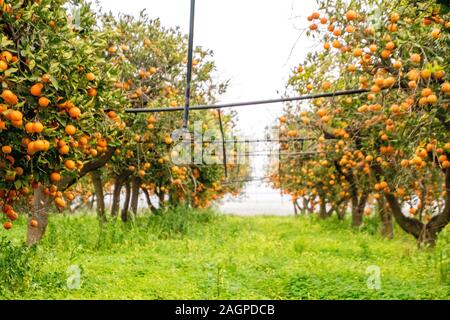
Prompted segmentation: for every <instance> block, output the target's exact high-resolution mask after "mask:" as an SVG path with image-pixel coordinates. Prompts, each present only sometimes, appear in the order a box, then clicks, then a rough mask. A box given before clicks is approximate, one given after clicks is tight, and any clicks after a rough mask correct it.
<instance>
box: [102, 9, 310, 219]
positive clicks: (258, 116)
mask: <svg viewBox="0 0 450 320" xmlns="http://www.w3.org/2000/svg"><path fill="white" fill-rule="evenodd" d="M99 4H100V5H101V7H102V8H103V10H104V11H112V12H113V13H119V12H123V13H128V14H135V15H137V14H139V12H140V11H141V10H143V9H146V11H147V12H148V14H149V15H150V17H152V18H157V17H159V18H160V19H161V22H162V24H163V25H164V26H167V27H170V26H172V27H175V26H179V27H180V28H181V31H182V32H184V33H188V31H189V10H190V0H149V1H142V0H126V1H124V0H99ZM315 4H316V3H315V1H314V0H196V16H195V38H194V44H195V45H196V46H202V47H205V48H208V49H211V50H213V51H214V60H215V61H216V65H217V68H218V72H217V74H216V77H218V79H221V80H230V86H229V89H228V92H227V93H226V94H224V95H223V96H222V97H220V99H219V101H220V102H236V101H237V102H239V101H247V100H261V99H268V98H276V97H279V96H280V94H282V93H284V91H285V84H286V82H287V79H288V78H289V75H290V72H291V70H292V69H293V68H294V67H295V66H297V65H298V64H299V63H300V62H301V61H303V59H304V58H305V55H306V53H307V52H308V49H311V47H312V43H310V42H307V40H306V37H305V36H302V30H303V29H304V28H306V27H307V26H308V22H307V20H306V17H307V16H308V15H309V14H311V13H312V11H313V10H314V8H315ZM282 109H283V105H282V104H272V105H261V106H254V107H241V108H236V110H237V111H238V116H239V123H238V128H239V130H240V131H241V132H242V133H243V134H245V135H246V136H250V137H256V138H260V137H263V134H264V130H265V127H267V126H270V125H272V124H273V123H274V120H275V119H276V118H277V117H278V116H279V115H280V114H281V111H282ZM257 147H258V146H255V149H257ZM264 149H265V148H264ZM265 160H266V159H265V158H262V157H258V158H255V161H254V164H253V167H254V171H253V176H255V177H262V176H264V175H265V173H264V170H263V169H264V161H265ZM220 209H221V210H222V211H223V212H227V213H241V214H292V213H293V208H292V204H291V202H290V200H289V197H281V196H280V193H279V191H277V190H273V189H271V188H268V187H266V186H264V184H261V183H259V182H255V183H251V184H249V186H248V188H247V190H246V197H245V198H244V199H241V200H238V201H230V200H227V201H225V203H224V204H223V205H222V206H221V208H220Z"/></svg>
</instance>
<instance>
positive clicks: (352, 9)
mask: <svg viewBox="0 0 450 320" xmlns="http://www.w3.org/2000/svg"><path fill="white" fill-rule="evenodd" d="M319 4H320V10H319V11H317V12H314V13H313V14H312V15H311V16H309V17H308V20H309V21H311V25H310V27H309V29H310V30H309V31H308V33H309V35H310V36H311V37H314V38H316V39H320V41H321V42H322V43H323V50H321V51H318V52H316V53H313V54H310V55H309V57H308V59H307V61H305V63H304V64H303V66H302V67H300V68H299V69H298V70H297V72H296V74H294V75H293V77H292V78H291V80H290V84H291V85H292V86H293V87H294V88H296V89H297V90H299V91H300V92H307V91H314V90H320V91H322V90H330V91H332V90H337V89H342V88H355V87H358V86H360V87H361V88H366V89H367V90H368V91H369V92H368V93H366V94H361V95H359V96H356V97H347V98H338V97H335V98H331V99H323V100H321V101H320V102H321V103H320V105H318V104H311V105H309V106H308V107H306V109H305V112H306V113H308V115H305V116H304V118H303V119H301V117H299V118H300V119H299V122H300V121H302V122H304V121H303V120H306V119H305V117H306V118H308V121H310V122H311V123H312V124H313V125H314V126H315V127H316V128H317V129H319V130H321V131H322V132H323V134H324V135H325V136H331V137H334V138H339V139H340V141H342V142H341V143H342V144H343V145H342V147H343V149H344V150H345V149H346V150H347V152H345V153H344V154H343V155H342V154H341V155H338V156H337V157H335V158H334V162H337V163H340V164H345V165H347V164H348V163H350V166H349V168H348V169H351V171H352V172H353V174H354V175H356V176H364V180H368V181H369V183H370V190H369V192H371V193H373V196H374V197H375V198H378V199H381V200H382V201H384V200H385V201H386V203H387V208H388V209H389V211H390V212H391V213H392V214H393V216H394V218H395V220H396V221H397V223H398V224H399V225H400V227H401V228H402V229H403V230H405V231H406V232H408V233H410V234H412V235H413V236H414V237H415V238H416V239H417V240H418V241H419V242H421V243H431V244H432V243H434V241H435V239H436V235H437V233H438V232H439V231H440V230H442V229H443V228H444V227H445V226H446V225H447V224H448V222H449V220H450V192H449V188H450V170H449V168H450V162H449V159H448V156H449V151H450V143H449V141H450V136H449V129H450V121H449V115H448V103H449V93H450V84H449V82H448V70H449V64H448V61H449V53H448V43H449V30H450V29H449V27H450V22H449V14H448V7H446V6H445V5H444V4H442V3H440V2H438V1H414V5H410V1H393V2H391V1H372V0H364V1H358V2H352V3H351V4H350V6H348V5H347V4H345V2H343V1H339V0H330V1H319ZM344 156H345V157H344ZM356 185H358V186H359V189H361V186H362V185H366V183H363V184H361V183H357V184H356Z"/></svg>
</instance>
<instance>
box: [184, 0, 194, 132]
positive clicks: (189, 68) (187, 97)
mask: <svg viewBox="0 0 450 320" xmlns="http://www.w3.org/2000/svg"><path fill="white" fill-rule="evenodd" d="M194 18H195V0H191V15H190V22H189V44H188V63H187V74H186V94H185V101H184V128H187V126H188V123H189V106H190V102H191V80H192V55H193V50H194V49H193V47H194Z"/></svg>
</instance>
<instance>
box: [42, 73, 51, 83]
mask: <svg viewBox="0 0 450 320" xmlns="http://www.w3.org/2000/svg"><path fill="white" fill-rule="evenodd" d="M41 80H42V82H43V83H47V82H50V75H48V74H44V75H43V76H42V77H41Z"/></svg>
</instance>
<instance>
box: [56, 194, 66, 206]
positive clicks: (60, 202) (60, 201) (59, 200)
mask: <svg viewBox="0 0 450 320" xmlns="http://www.w3.org/2000/svg"><path fill="white" fill-rule="evenodd" d="M55 204H56V206H57V207H58V208H64V207H65V206H66V202H65V201H64V199H63V198H61V197H57V198H55Z"/></svg>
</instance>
